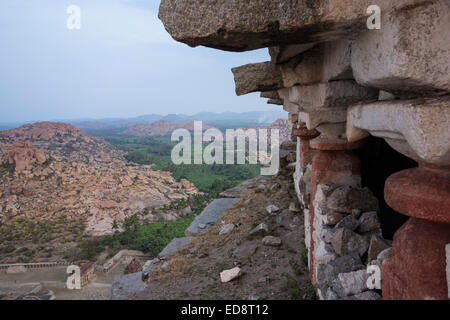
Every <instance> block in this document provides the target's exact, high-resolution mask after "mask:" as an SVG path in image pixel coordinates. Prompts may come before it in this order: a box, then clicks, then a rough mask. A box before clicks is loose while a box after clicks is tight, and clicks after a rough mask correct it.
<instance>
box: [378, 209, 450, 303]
mask: <svg viewBox="0 0 450 320" xmlns="http://www.w3.org/2000/svg"><path fill="white" fill-rule="evenodd" d="M448 243H450V226H449V225H448V224H444V223H436V222H432V221H427V220H423V219H416V218H410V219H409V220H408V221H407V222H406V223H405V224H403V226H402V227H401V228H400V229H399V230H398V231H397V232H396V233H395V235H394V242H393V246H392V257H391V258H390V259H386V260H384V261H383V268H382V279H383V299H386V300H392V299H394V300H423V299H426V300H445V299H447V298H448V288H447V286H446V285H445V284H446V281H447V276H446V264H445V259H446V258H445V246H446V245H447V244H448Z"/></svg>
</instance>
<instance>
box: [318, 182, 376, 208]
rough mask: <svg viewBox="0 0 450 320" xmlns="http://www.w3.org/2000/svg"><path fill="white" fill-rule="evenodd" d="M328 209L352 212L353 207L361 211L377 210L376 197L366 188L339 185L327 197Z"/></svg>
mask: <svg viewBox="0 0 450 320" xmlns="http://www.w3.org/2000/svg"><path fill="white" fill-rule="evenodd" d="M327 207H328V208H329V209H332V210H335V211H338V212H344V213H349V214H350V213H352V210H353V209H359V210H361V211H363V212H364V211H378V210H379V209H378V199H377V198H376V197H375V196H374V195H373V194H372V192H371V191H370V190H369V189H368V188H356V187H352V186H348V185H343V186H339V187H338V188H336V189H335V190H334V191H333V193H332V194H331V195H330V196H329V197H328V198H327Z"/></svg>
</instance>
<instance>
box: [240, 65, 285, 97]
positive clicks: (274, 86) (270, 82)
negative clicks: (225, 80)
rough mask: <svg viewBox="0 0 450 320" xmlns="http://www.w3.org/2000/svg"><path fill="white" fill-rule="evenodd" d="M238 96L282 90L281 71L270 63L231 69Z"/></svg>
mask: <svg viewBox="0 0 450 320" xmlns="http://www.w3.org/2000/svg"><path fill="white" fill-rule="evenodd" d="M231 71H232V72H233V74H234V82H235V84H236V94H237V95H238V96H241V95H244V94H247V93H251V92H258V91H273V90H279V89H282V88H283V80H282V79H281V71H280V69H279V67H278V66H277V65H274V64H272V63H271V62H262V63H250V64H246V65H244V66H241V67H236V68H233V69H231Z"/></svg>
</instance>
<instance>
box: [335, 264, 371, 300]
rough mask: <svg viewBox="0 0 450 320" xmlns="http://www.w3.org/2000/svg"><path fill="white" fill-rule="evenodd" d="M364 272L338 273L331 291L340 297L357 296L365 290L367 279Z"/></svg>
mask: <svg viewBox="0 0 450 320" xmlns="http://www.w3.org/2000/svg"><path fill="white" fill-rule="evenodd" d="M368 277H369V276H368V274H367V272H366V270H364V269H363V270H358V271H354V272H348V273H340V274H339V275H338V277H337V279H336V280H335V281H334V284H333V290H334V291H335V292H336V293H337V294H338V295H339V296H341V297H346V296H351V295H355V294H359V293H361V292H363V291H366V290H367V286H366V282H367V278H368Z"/></svg>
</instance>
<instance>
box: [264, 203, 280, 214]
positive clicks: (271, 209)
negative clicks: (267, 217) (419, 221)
mask: <svg viewBox="0 0 450 320" xmlns="http://www.w3.org/2000/svg"><path fill="white" fill-rule="evenodd" d="M266 211H267V213H270V214H273V213H277V212H278V211H280V208H278V207H277V206H276V205H273V204H271V205H268V206H267V207H266Z"/></svg>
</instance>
